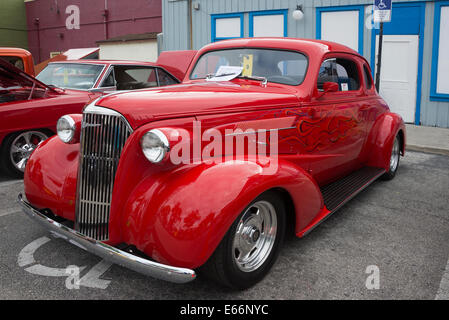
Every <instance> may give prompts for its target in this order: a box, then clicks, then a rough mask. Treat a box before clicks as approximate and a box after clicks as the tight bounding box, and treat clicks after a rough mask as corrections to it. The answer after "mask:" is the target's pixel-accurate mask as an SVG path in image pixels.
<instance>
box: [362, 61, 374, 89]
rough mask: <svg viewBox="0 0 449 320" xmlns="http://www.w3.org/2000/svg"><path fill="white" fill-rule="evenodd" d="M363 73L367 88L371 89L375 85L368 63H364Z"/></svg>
mask: <svg viewBox="0 0 449 320" xmlns="http://www.w3.org/2000/svg"><path fill="white" fill-rule="evenodd" d="M363 75H364V77H365V85H366V88H367V89H371V88H372V86H373V79H372V78H371V73H370V72H369V69H368V67H367V66H366V65H363Z"/></svg>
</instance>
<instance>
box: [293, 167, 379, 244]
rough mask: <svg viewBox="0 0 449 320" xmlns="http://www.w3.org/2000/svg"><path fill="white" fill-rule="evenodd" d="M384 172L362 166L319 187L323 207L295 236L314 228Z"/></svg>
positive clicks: (300, 235) (302, 234) (301, 235)
mask: <svg viewBox="0 0 449 320" xmlns="http://www.w3.org/2000/svg"><path fill="white" fill-rule="evenodd" d="M384 173H385V169H382V168H374V167H363V168H361V169H359V170H357V171H354V172H353V173H351V174H349V175H347V176H346V177H344V178H342V179H340V180H337V181H335V182H332V183H330V184H328V185H325V186H323V187H321V188H320V190H321V193H322V195H323V201H324V205H325V208H323V210H322V211H321V213H320V214H319V215H318V216H317V217H315V219H313V220H312V222H311V223H310V224H309V225H308V226H307V227H306V228H305V229H304V230H302V231H300V232H299V233H297V236H298V237H303V236H305V235H306V234H308V233H309V232H310V231H312V230H313V229H315V227H316V226H318V225H319V224H320V223H321V222H323V221H324V220H326V219H327V218H329V217H330V216H331V215H332V214H333V213H334V212H335V211H337V210H338V209H339V208H340V207H341V206H343V205H344V204H345V203H346V202H348V201H349V200H351V199H352V198H354V197H355V196H356V195H357V194H358V193H359V192H360V191H362V190H363V189H365V188H366V187H368V186H369V185H370V184H371V183H373V182H374V181H375V180H376V179H377V178H379V177H380V176H381V175H383V174H384Z"/></svg>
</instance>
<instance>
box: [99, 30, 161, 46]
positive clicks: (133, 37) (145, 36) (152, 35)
mask: <svg viewBox="0 0 449 320" xmlns="http://www.w3.org/2000/svg"><path fill="white" fill-rule="evenodd" d="M158 33H159V32H147V33H139V34H127V35H124V36H119V37H114V38H109V39H105V40H99V41H97V43H99V44H100V43H108V42H126V41H138V40H155V39H157V35H158Z"/></svg>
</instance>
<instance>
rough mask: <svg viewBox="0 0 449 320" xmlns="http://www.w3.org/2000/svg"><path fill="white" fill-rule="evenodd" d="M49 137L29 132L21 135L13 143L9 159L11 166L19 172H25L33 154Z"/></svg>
mask: <svg viewBox="0 0 449 320" xmlns="http://www.w3.org/2000/svg"><path fill="white" fill-rule="evenodd" d="M47 138H48V136H47V135H46V134H44V133H42V132H40V131H27V132H23V133H20V134H19V135H18V136H17V137H16V138H15V139H14V140H13V142H12V143H11V148H10V151H9V158H10V160H11V164H12V165H13V166H14V167H15V168H16V169H17V170H19V171H21V172H24V171H25V166H26V163H27V161H28V158H29V157H30V155H31V153H32V152H33V151H34V149H36V148H37V146H38V145H39V144H40V143H42V142H43V141H44V140H46V139H47Z"/></svg>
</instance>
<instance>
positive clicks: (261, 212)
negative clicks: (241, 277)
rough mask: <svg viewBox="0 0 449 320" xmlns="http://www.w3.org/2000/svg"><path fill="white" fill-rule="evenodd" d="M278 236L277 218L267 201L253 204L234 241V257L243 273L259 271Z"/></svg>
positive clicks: (239, 226)
mask: <svg viewBox="0 0 449 320" xmlns="http://www.w3.org/2000/svg"><path fill="white" fill-rule="evenodd" d="M276 235H277V216H276V210H275V208H274V207H273V205H272V204H271V203H269V202H267V201H258V202H255V203H254V204H252V205H251V206H250V207H249V208H248V209H247V210H246V211H245V213H244V214H243V216H242V218H241V219H240V221H239V223H238V225H237V229H236V232H235V234H234V239H233V245H232V250H233V256H234V261H235V263H236V265H237V267H238V268H239V269H240V270H241V271H243V272H251V271H254V270H256V269H258V268H259V267H260V266H261V265H262V264H263V263H264V262H265V261H266V260H267V258H268V256H269V255H270V253H271V250H272V249H273V245H274V242H275V240H276Z"/></svg>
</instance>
